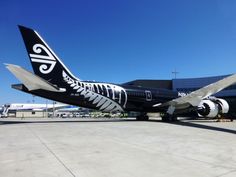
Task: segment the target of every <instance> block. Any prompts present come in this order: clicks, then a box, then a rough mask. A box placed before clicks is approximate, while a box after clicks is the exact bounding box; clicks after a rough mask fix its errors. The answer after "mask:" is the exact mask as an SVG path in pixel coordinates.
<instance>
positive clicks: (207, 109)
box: [198, 100, 219, 118]
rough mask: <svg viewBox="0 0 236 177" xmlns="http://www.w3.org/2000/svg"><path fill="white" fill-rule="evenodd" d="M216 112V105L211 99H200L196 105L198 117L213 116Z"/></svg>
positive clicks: (217, 110) (217, 111)
mask: <svg viewBox="0 0 236 177" xmlns="http://www.w3.org/2000/svg"><path fill="white" fill-rule="evenodd" d="M218 113H219V108H218V105H217V104H216V103H214V102H213V101H211V100H202V101H201V103H200V104H199V106H198V114H199V116H200V117H209V118H215V117H216V116H217V115H218Z"/></svg>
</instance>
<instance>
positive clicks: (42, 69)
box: [19, 25, 79, 87]
mask: <svg viewBox="0 0 236 177" xmlns="http://www.w3.org/2000/svg"><path fill="white" fill-rule="evenodd" d="M19 29H20V32H21V35H22V37H23V40H24V43H25V47H26V49H27V52H28V55H29V58H30V61H31V64H32V67H33V70H34V73H35V74H36V75H37V76H39V77H41V78H43V79H44V80H46V81H48V82H50V83H52V84H54V85H57V86H58V87H63V85H64V82H63V79H62V77H63V76H62V75H63V73H66V74H67V75H68V76H70V77H71V78H73V79H76V80H79V79H78V78H76V77H75V76H74V75H73V74H72V73H71V72H70V71H69V70H68V69H67V68H66V66H65V65H64V64H63V63H62V62H61V60H60V59H59V58H58V57H57V55H56V54H55V53H54V52H53V51H52V49H51V48H50V47H49V46H48V45H47V43H46V42H45V41H44V40H43V39H42V37H41V36H40V35H39V34H38V33H37V32H36V31H34V30H33V29H30V28H26V27H24V26H20V25H19Z"/></svg>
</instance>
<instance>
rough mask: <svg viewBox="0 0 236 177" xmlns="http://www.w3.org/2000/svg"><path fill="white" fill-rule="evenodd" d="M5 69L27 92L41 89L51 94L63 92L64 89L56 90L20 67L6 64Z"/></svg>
mask: <svg viewBox="0 0 236 177" xmlns="http://www.w3.org/2000/svg"><path fill="white" fill-rule="evenodd" d="M6 68H7V69H8V70H9V71H10V72H11V73H12V74H13V75H14V76H15V77H16V78H17V79H19V80H20V81H21V82H22V83H23V84H24V85H25V87H26V88H27V89H28V90H29V91H32V90H38V89H43V90H47V91H52V92H65V89H64V88H58V87H56V86H54V85H52V84H51V83H49V82H48V81H46V80H44V79H42V78H41V77H39V76H36V75H34V74H32V73H31V72H29V71H27V70H25V69H23V68H22V67H20V66H17V65H12V64H6Z"/></svg>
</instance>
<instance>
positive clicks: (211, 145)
mask: <svg viewBox="0 0 236 177" xmlns="http://www.w3.org/2000/svg"><path fill="white" fill-rule="evenodd" d="M0 176H4V177H28V176H30V177H44V176H45V177H73V176H76V177H190V176H191V177H235V176H236V123H235V122H223V123H216V122H214V121H191V120H185V121H182V122H177V123H163V122H160V121H159V120H151V121H148V122H137V121H133V120H130V119H126V120H119V119H118V120H117V119H42V120H32V119H24V120H19V119H0Z"/></svg>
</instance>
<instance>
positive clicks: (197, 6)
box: [0, 0, 236, 104]
mask: <svg viewBox="0 0 236 177" xmlns="http://www.w3.org/2000/svg"><path fill="white" fill-rule="evenodd" d="M235 9H236V1H235V0H67V1H52V0H51V1H46V0H41V1H38V0H37V1H35V0H21V1H18V0H1V1H0V63H1V65H0V73H1V75H0V82H1V83H2V84H1V87H0V104H4V103H13V102H32V96H31V95H28V94H24V93H22V92H19V91H16V90H14V89H11V87H10V85H11V84H13V83H19V81H18V80H17V79H15V77H14V76H13V75H12V74H11V73H10V72H8V70H6V69H5V66H4V65H3V64H2V63H12V64H17V65H21V66H23V67H24V68H26V69H28V70H32V68H31V65H30V62H29V59H28V56H27V53H26V50H25V47H24V44H23V41H22V38H21V35H20V33H19V30H18V28H17V24H21V25H24V26H28V27H31V28H34V29H35V30H37V31H38V32H39V34H40V35H41V36H42V37H43V38H44V39H45V41H46V42H47V43H48V44H49V46H50V47H51V48H52V49H53V50H54V52H55V53H56V54H57V55H58V56H59V57H60V58H61V60H62V61H63V62H64V64H65V65H67V67H68V68H69V69H70V70H71V71H72V72H73V73H74V74H75V75H76V76H78V77H79V78H81V79H84V80H96V81H105V82H112V83H123V82H127V81H130V80H134V79H171V78H172V77H173V75H172V74H171V72H172V71H173V70H175V68H176V70H177V71H179V72H180V73H179V74H178V75H177V77H179V78H187V77H203V76H214V75H224V74H229V73H235V72H236V10H235ZM44 101H45V100H44V99H40V98H38V97H36V98H35V102H44Z"/></svg>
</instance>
